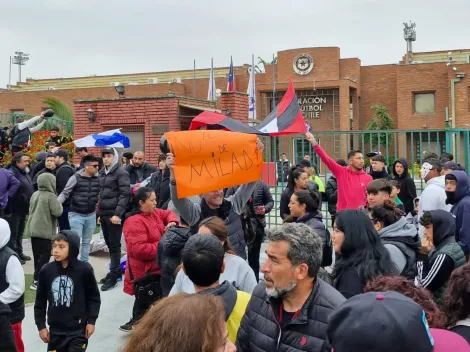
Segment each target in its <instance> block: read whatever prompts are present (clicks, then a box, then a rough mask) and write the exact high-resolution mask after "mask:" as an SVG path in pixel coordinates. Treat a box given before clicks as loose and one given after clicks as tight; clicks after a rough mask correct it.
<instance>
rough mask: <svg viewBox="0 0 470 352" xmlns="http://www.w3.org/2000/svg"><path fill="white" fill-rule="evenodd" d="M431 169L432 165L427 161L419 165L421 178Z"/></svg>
mask: <svg viewBox="0 0 470 352" xmlns="http://www.w3.org/2000/svg"><path fill="white" fill-rule="evenodd" d="M431 170H432V165H431V164H428V163H424V164H423V166H421V170H420V172H421V178H426V176H427V175H428V174H429V172H430V171H431Z"/></svg>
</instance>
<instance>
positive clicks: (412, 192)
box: [393, 158, 416, 214]
mask: <svg viewBox="0 0 470 352" xmlns="http://www.w3.org/2000/svg"><path fill="white" fill-rule="evenodd" d="M393 175H394V176H395V177H394V180H396V181H398V182H400V185H401V187H400V193H399V194H398V198H400V200H401V201H402V203H403V206H404V208H405V214H408V213H409V212H411V211H413V209H414V208H415V206H414V199H415V198H416V185H415V181H414V180H413V178H412V177H411V175H410V173H409V172H408V161H407V160H406V159H405V158H399V159H398V160H397V161H395V162H394V163H393Z"/></svg>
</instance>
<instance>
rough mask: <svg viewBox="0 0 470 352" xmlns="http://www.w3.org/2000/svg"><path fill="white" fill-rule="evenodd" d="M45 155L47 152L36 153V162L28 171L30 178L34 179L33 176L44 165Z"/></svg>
mask: <svg viewBox="0 0 470 352" xmlns="http://www.w3.org/2000/svg"><path fill="white" fill-rule="evenodd" d="M46 156H47V152H39V153H37V154H36V164H34V165H33V167H32V168H31V171H30V172H29V177H31V180H34V176H36V175H37V173H38V172H39V171H41V170H43V169H44V167H46Z"/></svg>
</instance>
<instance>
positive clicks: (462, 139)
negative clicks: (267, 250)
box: [263, 129, 470, 226]
mask: <svg viewBox="0 0 470 352" xmlns="http://www.w3.org/2000/svg"><path fill="white" fill-rule="evenodd" d="M314 135H315V137H316V138H317V141H318V142H319V144H320V145H321V147H322V148H323V149H324V150H325V151H326V152H327V154H328V155H330V156H331V157H332V158H333V159H335V160H337V159H344V160H346V159H347V153H348V152H349V151H351V150H361V151H362V152H363V153H364V155H365V154H366V153H368V152H370V151H380V152H381V153H382V154H383V155H384V157H385V159H386V164H387V166H389V167H391V166H392V164H393V162H394V161H395V160H396V159H398V158H400V157H404V158H406V159H407V161H408V166H409V171H410V173H411V176H412V177H413V179H414V180H415V183H416V189H417V190H418V193H419V192H421V190H422V189H423V188H424V186H425V183H424V181H423V180H421V178H420V175H419V170H420V168H421V164H422V162H423V157H424V155H425V154H426V153H436V154H437V155H438V156H440V155H441V153H443V152H448V153H452V154H453V155H454V161H455V162H456V163H459V164H461V165H462V166H464V167H465V169H466V171H467V173H468V172H469V171H470V155H469V154H470V150H469V149H470V139H469V138H470V135H469V130H466V129H453V130H445V129H443V130H437V129H436V130H390V131H343V132H315V133H314ZM263 142H264V143H265V151H264V161H265V163H264V170H263V180H264V181H265V182H266V183H267V184H268V185H269V186H270V187H271V193H272V195H273V198H274V201H275V205H274V209H273V210H272V211H271V213H269V215H268V216H267V223H268V226H276V225H280V224H281V223H282V220H281V218H280V216H279V205H280V197H281V194H282V191H283V190H284V189H285V188H286V186H287V182H286V181H285V180H286V175H285V172H284V170H285V168H283V163H285V162H283V161H281V158H282V155H283V154H284V153H285V156H286V157H287V163H288V165H289V166H295V165H296V164H298V163H299V162H300V161H301V160H302V159H303V158H304V157H305V156H307V155H308V156H310V161H311V162H312V163H314V164H315V165H316V172H317V174H318V176H319V177H320V179H321V181H322V182H323V184H324V185H325V187H326V183H327V181H328V178H329V177H330V176H331V173H330V171H329V170H328V169H327V168H326V166H325V165H324V164H323V163H322V162H321V161H320V159H319V158H318V156H317V155H316V154H315V153H314V152H313V149H312V146H311V145H310V143H309V142H308V141H307V140H306V139H305V138H303V136H300V135H297V136H294V137H292V136H287V137H264V138H263ZM365 159H366V160H365V165H366V167H368V166H369V158H367V157H365ZM322 210H323V218H324V219H326V222H327V224H328V225H329V220H330V215H329V213H328V211H327V204H326V203H325V202H324V203H323V208H322Z"/></svg>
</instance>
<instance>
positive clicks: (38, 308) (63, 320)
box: [34, 230, 101, 352]
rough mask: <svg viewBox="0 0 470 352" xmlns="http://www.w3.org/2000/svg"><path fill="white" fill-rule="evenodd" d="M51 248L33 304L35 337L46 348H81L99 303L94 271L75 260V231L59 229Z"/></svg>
mask: <svg viewBox="0 0 470 352" xmlns="http://www.w3.org/2000/svg"><path fill="white" fill-rule="evenodd" d="M52 248H53V250H52V254H53V256H54V262H51V263H48V264H46V265H44V267H43V268H42V270H41V272H40V273H39V282H38V288H37V293H36V303H35V305H34V319H35V321H36V325H37V327H38V330H39V337H40V338H41V339H42V340H43V341H44V342H45V343H47V344H48V351H56V352H62V351H85V350H86V348H87V346H88V339H89V338H90V336H91V335H93V333H94V332H95V323H96V319H97V318H98V313H99V310H100V305H101V299H100V291H99V290H98V284H97V283H96V279H95V274H94V272H93V268H92V267H91V265H90V264H89V263H87V262H82V261H79V260H78V251H79V248H80V237H79V236H78V234H77V233H76V232H74V231H70V230H63V231H60V232H59V233H58V234H57V236H56V237H55V239H54V243H53V245H52ZM46 308H47V322H48V323H49V327H50V332H49V330H48V329H47V327H46Z"/></svg>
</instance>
